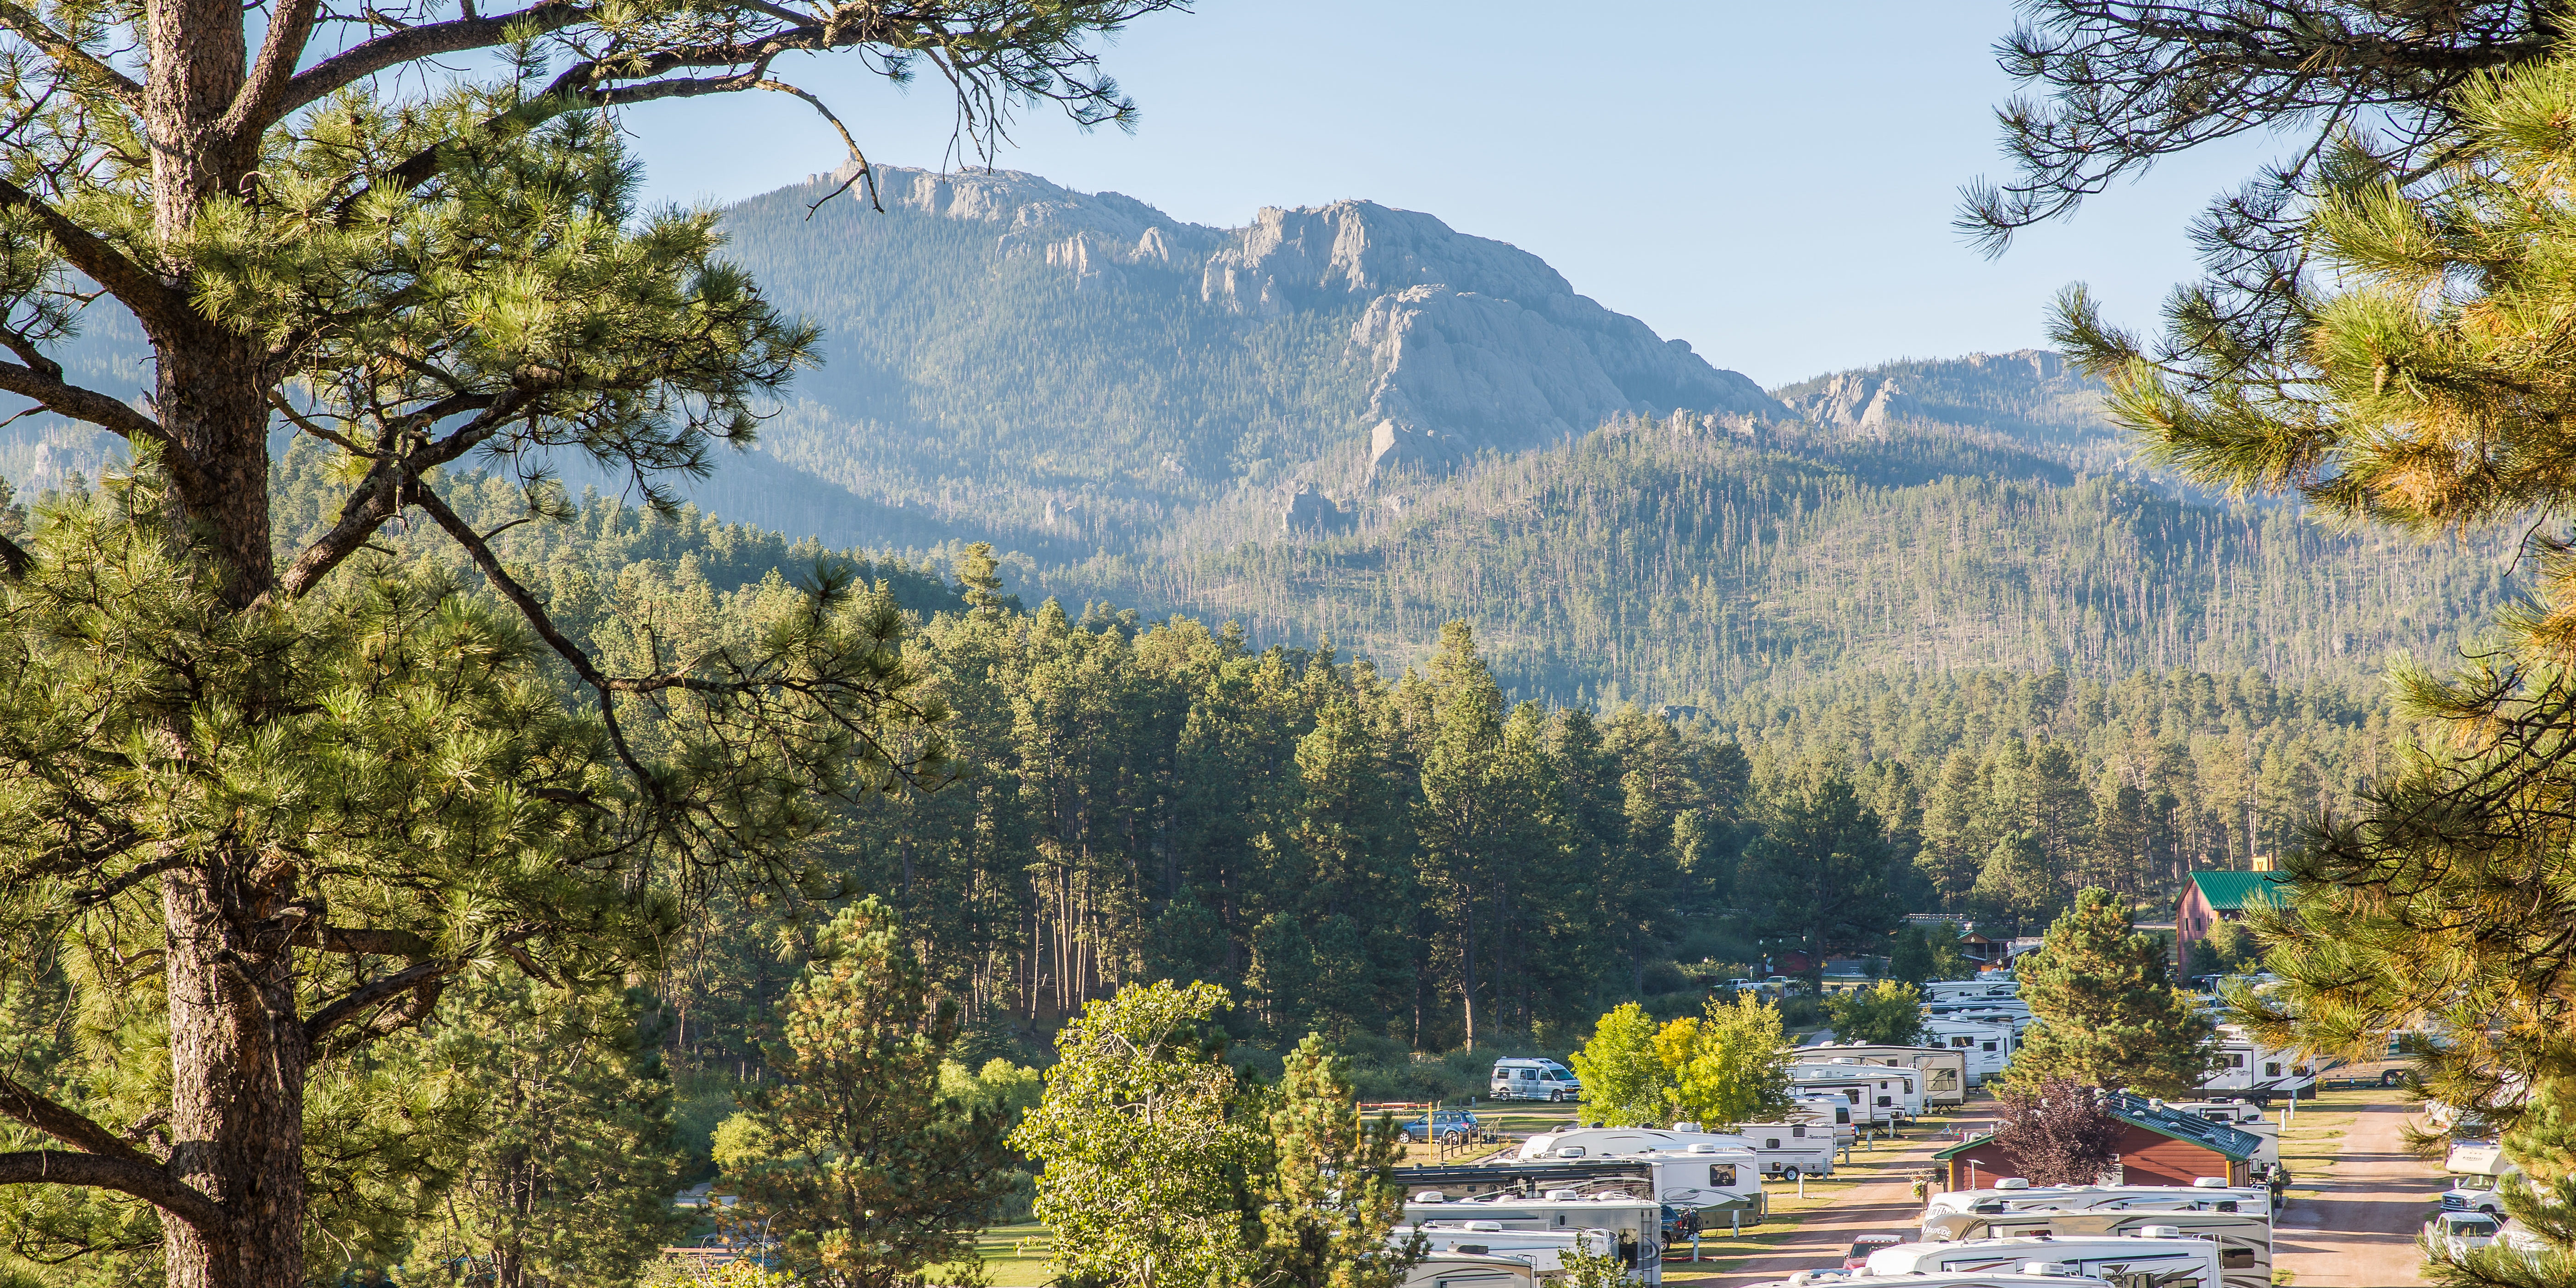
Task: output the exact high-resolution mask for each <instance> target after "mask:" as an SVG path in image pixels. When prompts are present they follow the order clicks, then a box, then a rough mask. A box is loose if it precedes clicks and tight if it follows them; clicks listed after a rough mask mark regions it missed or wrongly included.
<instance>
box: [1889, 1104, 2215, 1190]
mask: <svg viewBox="0 0 2576 1288" xmlns="http://www.w3.org/2000/svg"><path fill="white" fill-rule="evenodd" d="M2102 1107H2103V1108H2104V1109H2107V1110H2109V1111H2110V1112H2111V1116H2112V1117H2114V1118H2117V1119H2119V1120H2120V1122H2121V1124H2122V1127H2123V1129H2124V1130H2123V1131H2122V1132H2121V1135H2120V1146H2119V1152H2118V1155H2117V1161H2115V1162H2113V1163H2112V1165H2111V1170H2110V1172H2109V1174H2108V1175H2106V1177H2105V1178H2104V1179H2103V1181H2102V1183H2103V1184H2106V1185H2189V1184H2191V1183H2192V1182H2193V1181H2196V1180H2198V1179H2200V1178H2201V1177H2204V1176H2223V1177H2226V1178H2227V1183H2228V1184H2229V1185H2250V1184H2252V1183H2253V1180H2252V1173H2253V1165H2254V1160H2255V1156H2256V1155H2257V1154H2260V1153H2261V1152H2262V1149H2263V1140H2262V1138H2261V1137H2259V1136H2256V1135H2255V1134H2254V1133H2252V1132H2249V1131H2243V1130H2240V1129H2238V1128H2235V1127H2230V1126H2228V1125H2227V1124H2225V1123H2214V1122H2211V1121H2209V1120H2208V1119H2206V1118H2203V1117H2201V1116H2200V1115H2198V1114H2194V1113H2188V1112H2185V1111H2183V1110H2180V1109H2176V1108H2174V1107H2172V1106H2170V1105H2167V1104H2166V1103H2165V1102H2163V1101H2161V1100H2149V1099H2147V1098H2146V1097H2144V1096H2132V1095H2128V1094H2125V1093H2120V1092H2114V1093H2112V1094H2111V1095H2109V1096H2107V1097H2105V1098H2104V1099H2103V1101H2102ZM1932 1157H1933V1158H1934V1159H1936V1160H1938V1161H1939V1162H1940V1163H1941V1165H1942V1167H1943V1169H1944V1170H1945V1172H1946V1174H1947V1175H1948V1177H1949V1184H1948V1186H1947V1188H1949V1189H1953V1190H1986V1189H1993V1188H1994V1185H1995V1182H1996V1181H1999V1180H2003V1179H2004V1178H2006V1177H2013V1176H2022V1175H2024V1174H2025V1172H2024V1169H2023V1168H2022V1165H2021V1162H2020V1160H2018V1159H2016V1158H2014V1157H2013V1156H2012V1154H2011V1152H2010V1151H2008V1150H2006V1149H2005V1148H2004V1147H2003V1146H2001V1145H1999V1144H1997V1143H1996V1142H1995V1138H1994V1136H1993V1135H1992V1134H1991V1133H1989V1134H1987V1135H1984V1136H1978V1137H1975V1138H1973V1139H1971V1140H1967V1141H1962V1142H1961V1143H1959V1144H1956V1145H1953V1146H1951V1147H1950V1148H1948V1149H1945V1150H1942V1151H1941V1152H1940V1153H1937V1154H1934V1155H1933V1156H1932Z"/></svg>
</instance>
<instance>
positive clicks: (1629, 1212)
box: [1404, 1189, 1664, 1284]
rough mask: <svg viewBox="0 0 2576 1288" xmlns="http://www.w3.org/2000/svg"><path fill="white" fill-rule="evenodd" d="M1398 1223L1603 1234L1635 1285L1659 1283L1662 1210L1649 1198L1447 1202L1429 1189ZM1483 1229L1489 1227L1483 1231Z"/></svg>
mask: <svg viewBox="0 0 2576 1288" xmlns="http://www.w3.org/2000/svg"><path fill="white" fill-rule="evenodd" d="M1404 1220H1405V1221H1406V1222H1407V1223H1410V1224H1414V1225H1421V1224H1424V1223H1427V1222H1435V1221H1436V1222H1442V1223H1448V1222H1459V1223H1465V1224H1468V1225H1470V1226H1471V1227H1473V1228H1476V1229H1477V1231H1478V1232H1479V1233H1485V1234H1494V1235H1501V1234H1506V1233H1511V1232H1517V1231H1532V1230H1559V1231H1567V1232H1572V1231H1580V1230H1602V1231H1607V1232H1608V1233H1607V1237H1608V1238H1609V1239H1611V1240H1614V1241H1615V1242H1616V1247H1617V1252H1618V1256H1619V1260H1620V1261H1621V1262H1622V1263H1623V1264H1625V1265H1626V1266H1628V1267H1629V1273H1630V1274H1631V1275H1632V1276H1633V1277H1634V1278H1635V1279H1636V1281H1637V1282H1639V1283H1646V1284H1660V1283H1662V1282H1663V1281H1664V1267H1663V1233H1664V1208H1663V1204H1661V1203H1658V1202H1656V1201H1655V1200H1653V1199H1641V1198H1638V1197H1636V1196H1634V1195H1630V1194H1600V1195H1595V1196H1592V1197H1588V1198H1587V1197H1584V1196H1581V1195H1579V1194H1577V1193H1576V1192H1575V1191H1573V1190H1571V1189H1564V1190H1549V1191H1547V1192H1546V1193H1545V1194H1544V1195H1542V1196H1540V1197H1538V1198H1520V1197H1515V1196H1513V1195H1509V1194H1492V1195H1487V1196H1485V1197H1482V1198H1471V1199H1456V1200H1453V1199H1450V1198H1449V1197H1448V1196H1447V1195H1446V1194H1445V1193H1443V1192H1441V1191H1439V1190H1431V1191H1427V1192H1424V1193H1420V1194H1416V1195H1414V1196H1413V1197H1412V1199H1411V1200H1409V1201H1407V1202H1406V1203H1405V1205H1404ZM1488 1225H1490V1226H1491V1227H1492V1228H1491V1229H1485V1228H1484V1227H1485V1226H1488ZM1486 1246H1487V1247H1491V1246H1493V1245H1492V1244H1490V1243H1489V1244H1487V1245H1486Z"/></svg>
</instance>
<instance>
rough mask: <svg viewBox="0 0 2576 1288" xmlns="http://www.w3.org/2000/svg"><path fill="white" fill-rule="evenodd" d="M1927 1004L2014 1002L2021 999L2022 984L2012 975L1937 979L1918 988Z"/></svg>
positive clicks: (1927, 981)
mask: <svg viewBox="0 0 2576 1288" xmlns="http://www.w3.org/2000/svg"><path fill="white" fill-rule="evenodd" d="M1917 987H1918V988H1919V989H1921V991H1922V993H1923V1000H1924V1001H1926V1002H1935V1003H1938V1002H2012V1001H2018V1000H2020V998H2021V982H2020V981H2018V980H2016V979H2014V978H2013V977H2012V976H2010V975H2001V976H1991V977H1988V978H1985V979H1935V980H1926V981H1925V982H1923V983H1922V984H1920V985H1918V986H1917Z"/></svg>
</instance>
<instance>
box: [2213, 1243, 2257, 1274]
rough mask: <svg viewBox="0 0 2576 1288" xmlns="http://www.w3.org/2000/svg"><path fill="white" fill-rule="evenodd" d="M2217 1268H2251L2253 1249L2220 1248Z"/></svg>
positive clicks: (2252, 1266) (2252, 1265)
mask: <svg viewBox="0 0 2576 1288" xmlns="http://www.w3.org/2000/svg"><path fill="white" fill-rule="evenodd" d="M2218 1268H2219V1269H2221V1270H2251V1269H2253V1268H2254V1250H2253V1249H2252V1248H2221V1249H2219V1252H2218Z"/></svg>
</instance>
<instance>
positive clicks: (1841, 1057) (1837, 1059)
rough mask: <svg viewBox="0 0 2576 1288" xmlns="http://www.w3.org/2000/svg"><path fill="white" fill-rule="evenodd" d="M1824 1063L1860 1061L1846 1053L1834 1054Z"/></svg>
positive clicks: (1857, 1062)
mask: <svg viewBox="0 0 2576 1288" xmlns="http://www.w3.org/2000/svg"><path fill="white" fill-rule="evenodd" d="M1825 1063H1827V1064H1859V1063H1860V1061H1858V1060H1855V1059H1853V1058H1851V1057H1850V1056H1847V1055H1838V1056H1835V1057H1834V1058H1833V1059H1831V1060H1828V1061H1826V1062H1825Z"/></svg>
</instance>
